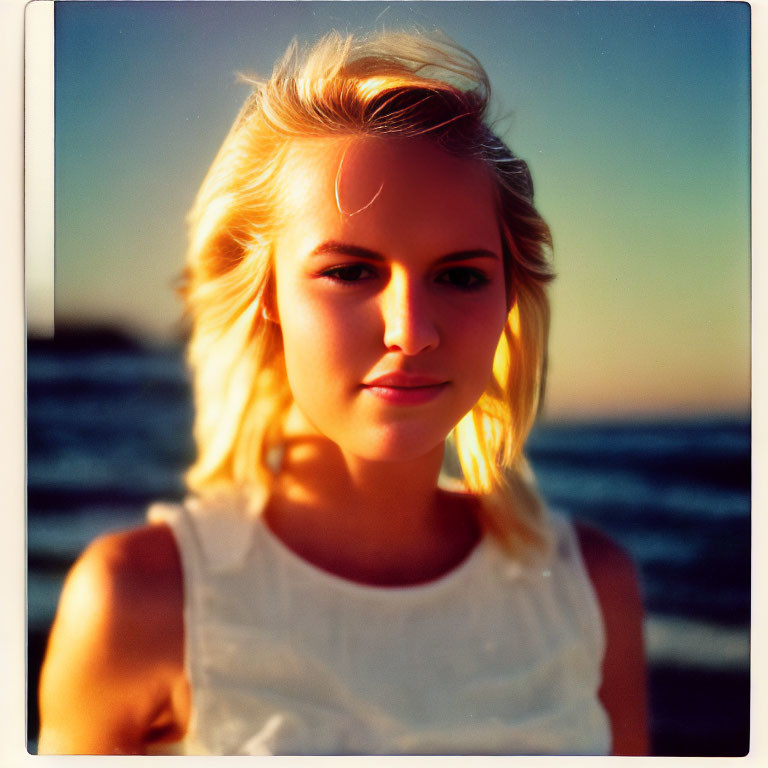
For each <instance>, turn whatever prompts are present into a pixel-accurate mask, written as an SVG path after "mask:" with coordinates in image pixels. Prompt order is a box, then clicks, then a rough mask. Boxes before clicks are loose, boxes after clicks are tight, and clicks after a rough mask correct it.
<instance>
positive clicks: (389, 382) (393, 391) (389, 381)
mask: <svg viewBox="0 0 768 768" xmlns="http://www.w3.org/2000/svg"><path fill="white" fill-rule="evenodd" d="M447 386H448V382H447V381H444V380H441V379H437V378H435V377H433V376H424V375H422V374H416V373H405V372H401V371H397V372H393V373H385V374H384V375H382V376H377V377H376V378H375V379H371V380H370V381H366V382H364V383H363V388H364V389H366V390H367V391H368V392H370V393H371V394H372V395H373V396H374V397H378V398H379V399H381V400H384V401H386V402H388V403H392V404H393V405H421V404H422V403H428V402H429V401H430V400H434V399H435V398H436V397H437V396H438V395H439V394H440V393H441V392H442V391H443V390H444V389H445V388H446V387H447Z"/></svg>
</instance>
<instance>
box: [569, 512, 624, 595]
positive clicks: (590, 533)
mask: <svg viewBox="0 0 768 768" xmlns="http://www.w3.org/2000/svg"><path fill="white" fill-rule="evenodd" d="M573 528H574V531H575V533H576V538H577V540H578V542H579V548H580V550H581V556H582V558H583V560H584V565H585V566H586V569H587V573H588V574H589V577H590V579H591V581H592V583H593V585H594V587H595V591H596V592H597V593H598V597H601V596H602V597H608V598H610V596H611V595H612V594H619V595H624V596H625V597H626V594H627V590H628V589H629V588H632V589H633V590H634V591H636V588H637V573H636V571H635V565H634V562H633V560H632V557H631V556H630V555H629V553H628V552H627V551H626V549H624V547H622V546H621V545H620V544H618V543H617V542H616V541H615V540H614V539H613V538H611V537H610V536H609V535H608V534H607V533H605V532H604V531H602V530H601V529H600V528H597V527H596V526H594V525H592V524H591V523H586V522H584V521H582V520H574V521H573ZM601 602H602V600H601Z"/></svg>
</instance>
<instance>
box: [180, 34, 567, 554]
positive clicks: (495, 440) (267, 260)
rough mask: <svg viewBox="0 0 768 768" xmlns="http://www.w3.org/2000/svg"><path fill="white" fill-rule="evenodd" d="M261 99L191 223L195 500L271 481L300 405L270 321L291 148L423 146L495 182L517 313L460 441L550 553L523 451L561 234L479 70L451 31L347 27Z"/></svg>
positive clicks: (509, 535) (465, 466)
mask: <svg viewBox="0 0 768 768" xmlns="http://www.w3.org/2000/svg"><path fill="white" fill-rule="evenodd" d="M250 82H252V83H253V86H254V87H253V92H252V94H251V95H250V97H249V98H248V99H247V101H246V103H245V104H244V106H243V108H242V110H241V112H240V114H239V115H238V117H237V119H236V120H235V123H234V125H233V126H232V129H231V130H230V132H229V134H228V136H227V138H226V139H225V141H224V144H223V145H222V147H221V149H220V150H219V152H218V154H217V156H216V158H215V160H214V161H213V164H212V165H211V168H210V170H209V171H208V174H207V176H206V178H205V180H204V181H203V184H202V187H201V189H200V191H199V193H198V196H197V199H196V201H195V204H194V207H193V209H192V211H191V213H190V224H191V238H190V246H189V251H188V263H187V271H186V277H185V284H184V287H183V294H184V297H185V300H186V305H187V311H188V313H189V316H190V318H191V321H192V331H191V338H190V343H189V363H190V365H191V368H192V371H193V376H194V394H195V406H196V417H195V425H194V435H195V440H196V443H197V448H198V455H197V460H196V461H195V463H194V465H193V466H192V467H191V468H190V470H189V472H188V474H187V483H188V485H189V487H190V488H191V489H192V490H193V491H197V492H200V493H203V492H209V491H212V490H215V489H217V488H220V487H222V486H224V487H229V488H232V487H236V488H240V489H246V490H247V489H248V488H254V489H256V488H257V489H259V493H260V495H263V492H264V488H268V487H269V484H270V482H271V479H272V473H271V472H270V470H269V468H268V456H269V453H270V451H271V450H272V449H274V448H275V447H277V446H279V445H280V442H281V424H282V420H283V418H284V416H285V414H286V412H287V410H288V408H289V406H290V405H291V403H292V395H291V392H290V389H289V387H288V382H287V377H286V372H285V361H284V357H283V348H282V338H281V335H280V329H279V326H277V325H276V324H274V323H271V322H269V320H268V319H267V318H266V311H265V309H266V307H267V306H268V302H269V301H270V297H271V294H272V246H271V244H272V241H273V233H274V232H275V231H276V228H277V227H278V226H279V211H278V210H277V208H278V205H277V200H278V188H279V181H280V170H281V167H282V164H283V162H284V159H285V156H286V153H287V150H288V148H289V146H290V145H291V142H292V141H295V140H296V139H299V138H312V137H332V136H343V135H347V136H352V135H365V136H384V137H387V136H397V137H417V136H419V137H424V138H426V139H428V140H430V141H433V142H434V143H435V144H436V145H438V146H440V147H442V148H443V149H444V150H445V151H446V152H449V153H452V154H454V155H458V156H462V157H472V158H476V159H477V160H479V161H480V162H483V163H485V164H486V165H487V166H488V167H489V168H490V169H491V170H492V172H493V179H494V182H495V186H496V193H497V203H498V215H499V221H500V228H501V233H502V241H503V246H504V251H505V254H504V255H505V275H506V280H507V285H508V291H509V304H510V311H509V315H508V319H507V323H506V326H505V328H504V332H503V334H502V337H501V339H500V341H499V345H498V348H497V351H496V356H495V359H494V364H493V374H492V377H491V381H490V383H489V385H488V387H487V389H486V391H485V393H484V394H483V395H482V397H481V398H480V400H479V401H478V403H477V404H476V405H475V406H474V407H473V408H472V410H471V411H470V412H469V413H468V414H467V415H466V416H465V417H464V418H463V419H462V420H461V422H460V423H459V424H458V425H457V426H456V428H455V430H454V432H453V434H452V436H451V437H452V440H451V442H453V443H454V445H455V450H456V453H457V455H458V460H459V462H460V465H461V469H462V472H463V475H464V481H465V484H466V486H467V488H468V490H470V491H472V492H474V493H476V494H478V495H480V496H481V497H482V499H483V502H484V504H483V505H482V506H483V510H484V520H485V523H486V525H487V526H488V527H489V528H490V529H491V530H492V531H493V533H494V534H495V535H496V536H497V537H498V538H499V539H500V540H501V541H502V542H503V543H505V544H506V546H507V547H508V548H509V549H510V550H512V551H517V552H522V551H523V550H525V549H533V550H536V549H538V550H541V549H542V548H545V547H546V543H547V541H546V539H547V537H546V530H547V527H546V525H545V522H546V521H545V512H544V508H543V505H542V503H541V502H540V500H539V498H538V496H537V494H536V492H535V489H534V487H533V483H532V477H531V475H530V472H529V471H528V468H527V465H526V462H525V459H524V457H523V444H524V442H525V439H526V437H527V435H528V433H529V431H530V429H531V426H532V424H533V422H534V419H535V417H536V414H537V410H538V406H539V400H540V396H541V393H542V391H543V383H544V367H545V354H546V344H547V333H548V325H549V303H548V299H547V296H546V293H545V285H546V283H547V282H548V281H549V280H550V279H551V277H552V272H551V268H550V264H549V260H548V258H547V255H548V252H549V250H550V248H551V238H550V233H549V229H548V227H547V225H546V224H545V222H544V221H543V220H542V218H541V216H540V215H539V214H538V212H537V211H536V209H535V208H534V206H533V202H532V200H533V185H532V182H531V176H530V173H529V171H528V167H527V166H526V164H525V163H524V162H523V161H522V160H520V159H518V158H516V157H515V156H514V155H513V154H512V153H511V152H510V150H509V149H508V148H507V146H506V145H505V144H504V143H503V142H502V141H501V140H500V139H499V138H498V137H497V136H496V135H494V133H493V132H492V131H491V130H490V128H489V127H488V125H487V123H486V113H487V110H488V104H489V97H490V86H489V82H488V77H487V75H486V73H485V71H484V70H483V68H482V66H481V65H480V63H479V62H478V61H477V60H476V59H475V58H474V56H472V55H471V54H470V53H469V52H467V51H465V50H463V49H462V48H460V47H459V46H457V45H456V44H455V43H453V42H451V41H449V40H447V39H446V38H443V37H436V36H431V37H427V36H424V35H420V34H406V33H397V34H393V33H385V34H381V35H378V36H375V37H372V38H364V39H355V38H354V37H352V36H346V37H342V36H341V35H339V34H338V33H336V32H334V33H331V34H329V35H327V36H326V37H324V38H323V39H322V40H320V42H318V43H317V44H316V45H314V46H313V47H312V48H311V49H310V50H308V51H306V52H303V53H302V52H300V51H299V49H298V47H297V45H296V43H295V41H294V43H292V44H291V46H290V47H289V49H288V51H287V52H286V54H285V56H284V57H283V58H282V59H281V60H280V61H279V62H278V63H277V65H276V66H275V69H274V71H273V74H272V77H271V78H270V79H269V80H268V81H267V82H258V81H255V80H250Z"/></svg>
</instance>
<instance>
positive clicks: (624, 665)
mask: <svg viewBox="0 0 768 768" xmlns="http://www.w3.org/2000/svg"><path fill="white" fill-rule="evenodd" d="M574 528H575V530H576V535H577V538H578V541H579V545H580V548H581V553H582V558H583V560H584V564H585V566H586V569H587V573H588V575H589V578H590V581H591V582H592V585H593V587H594V590H595V594H596V596H597V601H598V604H599V605H600V612H601V614H602V617H603V625H604V629H605V657H604V659H603V665H602V666H603V682H602V685H601V688H600V694H599V695H600V699H601V701H602V703H603V706H604V707H605V709H606V712H607V713H608V716H609V718H610V720H611V730H612V737H613V754H618V755H645V754H648V714H647V699H646V695H647V694H646V668H645V652H644V647H643V603H642V597H641V592H640V586H639V581H638V576H637V571H636V569H635V565H634V562H633V561H632V558H631V557H630V555H629V554H628V553H627V552H626V550H625V549H624V548H623V547H621V546H620V545H619V544H617V543H616V542H615V541H614V540H613V539H612V538H611V537H610V536H608V535H607V534H605V533H604V532H603V531H601V530H600V529H599V528H596V527H594V526H593V525H590V524H588V523H584V522H580V521H579V522H574Z"/></svg>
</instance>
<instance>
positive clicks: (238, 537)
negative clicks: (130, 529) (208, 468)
mask: <svg viewBox="0 0 768 768" xmlns="http://www.w3.org/2000/svg"><path fill="white" fill-rule="evenodd" d="M147 519H148V521H149V522H150V523H165V524H166V525H168V526H169V527H170V528H171V530H172V531H173V532H174V534H175V535H176V537H177V539H178V540H179V544H180V547H179V549H180V550H181V552H182V553H186V555H187V558H188V559H189V558H190V556H194V557H195V559H197V560H198V561H199V566H200V567H201V568H202V569H203V571H205V572H208V573H226V572H227V571H236V570H238V569H239V568H240V567H241V566H242V564H243V562H244V561H245V559H246V557H247V555H248V550H249V549H250V547H251V545H252V540H253V530H254V523H255V520H254V515H253V514H252V513H250V512H249V511H248V509H247V508H246V505H245V504H244V503H243V501H242V499H240V498H238V497H235V496H233V495H226V496H224V495H222V496H219V497H213V498H206V499H205V500H202V499H199V498H197V497H194V496H190V497H188V498H186V499H185V500H184V501H183V502H182V503H181V504H167V503H157V504H153V505H152V506H151V507H150V508H149V510H148V512H147Z"/></svg>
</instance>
